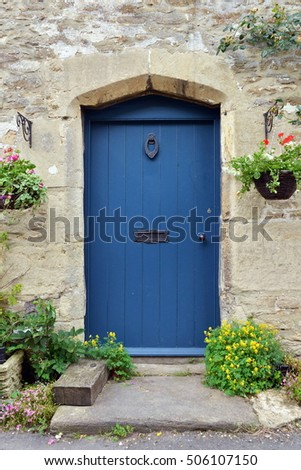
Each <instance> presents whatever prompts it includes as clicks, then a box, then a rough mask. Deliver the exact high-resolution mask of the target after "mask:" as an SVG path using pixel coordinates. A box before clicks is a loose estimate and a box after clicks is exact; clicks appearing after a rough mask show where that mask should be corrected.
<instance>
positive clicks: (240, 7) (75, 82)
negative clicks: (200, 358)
mask: <svg viewBox="0 0 301 470" xmlns="http://www.w3.org/2000/svg"><path fill="white" fill-rule="evenodd" d="M279 3H280V4H281V5H285V6H286V8H287V9H290V11H292V12H294V11H297V10H300V2H299V0H287V1H281V0H279ZM272 4H273V2H272V0H261V1H255V0H243V1H238V0H216V1H207V0H186V1H184V0H183V1H182V0H102V1H101V2H100V1H96V0H53V1H51V2H49V1H46V0H44V1H43V0H31V1H29V0H12V1H6V0H3V2H2V4H1V6H0V13H1V15H0V18H1V20H0V22H1V30H2V38H1V39H0V44H1V50H0V61H1V73H0V79H1V88H0V145H1V146H2V147H3V146H5V145H6V144H13V145H17V146H18V147H19V148H21V151H22V155H23V156H24V157H28V158H30V159H31V160H32V161H33V162H34V163H36V165H37V167H38V171H39V173H40V174H41V176H42V177H43V178H44V180H45V183H46V185H47V186H48V201H47V203H46V204H45V205H44V206H43V207H42V208H40V209H39V210H37V211H36V212H35V214H32V212H31V211H30V210H27V211H25V212H24V213H17V212H16V211H14V214H13V215H12V217H11V216H10V218H9V217H8V215H7V214H1V215H0V216H1V219H0V222H1V230H3V229H5V230H8V232H9V233H10V245H11V247H10V250H9V252H8V253H7V254H6V256H5V259H4V258H3V259H2V273H3V274H2V280H1V282H2V284H6V283H7V282H10V281H13V280H14V279H18V282H21V283H22V284H23V292H22V296H23V297H22V300H31V299H33V298H34V297H36V296H40V295H41V296H43V297H46V298H52V299H54V302H55V305H56V306H57V308H58V312H59V321H58V325H59V326H66V327H69V326H71V325H74V326H76V327H80V326H83V322H84V315H85V281H84V251H83V242H82V238H81V237H82V236H83V185H84V183H83V181H84V180H83V150H84V149H83V131H82V126H83V122H82V107H84V106H93V107H99V106H103V105H105V106H107V105H109V104H112V103H115V102H118V101H120V100H125V99H129V98H131V97H134V96H138V95H142V94H146V93H160V94H165V95H168V96H171V97H175V98H181V99H186V100H191V101H195V102H200V103H202V104H208V105H220V107H221V128H222V130H221V154H222V167H224V164H225V163H226V162H227V160H228V159H230V158H231V157H232V156H233V155H240V154H243V153H245V152H252V151H253V150H254V149H255V148H256V147H257V143H258V142H259V141H260V140H261V139H263V138H264V125H263V113H264V112H266V111H267V109H268V108H269V107H270V106H271V105H272V104H273V103H274V101H275V99H277V98H279V97H280V98H282V99H283V100H284V101H285V102H287V103H289V104H290V105H291V106H295V105H297V104H301V96H300V57H301V55H300V53H297V52H289V53H286V54H281V55H277V56H270V57H267V58H265V59H261V58H260V51H257V50H256V49H252V50H248V51H238V52H235V53H233V52H228V53H226V54H220V55H218V56H216V49H217V45H218V43H219V40H220V38H221V37H222V36H223V35H224V32H223V29H224V27H225V26H226V25H227V24H229V23H233V22H235V21H237V20H238V19H239V18H240V17H241V16H242V15H243V14H245V13H247V11H248V10H249V9H251V8H254V7H258V8H259V10H260V11H261V12H262V13H263V14H264V13H265V12H268V11H270V8H271V5H272ZM288 110H290V107H289V106H288ZM17 111H19V112H21V113H22V114H24V115H25V116H26V117H27V118H29V119H30V120H31V121H32V122H33V136H32V137H33V145H32V148H31V149H29V147H28V144H26V143H25V142H24V141H23V139H22V135H20V132H19V131H18V129H17V126H16V122H15V116H16V112H17ZM289 129H290V128H289V126H288V125H287V124H286V123H285V122H284V121H277V122H276V123H275V128H274V132H273V134H272V135H271V138H272V139H274V140H275V136H276V135H277V133H278V132H280V131H284V132H286V131H287V130H289ZM296 133H297V135H298V130H297V129H296ZM299 134H300V132H299ZM238 189H239V185H238V183H237V182H236V181H235V180H234V179H233V178H232V177H231V176H229V175H227V174H226V173H224V172H223V175H222V228H223V233H225V237H224V238H223V240H222V242H221V262H220V299H221V316H222V318H233V317H239V318H247V317H248V316H253V317H254V318H256V319H259V320H260V321H268V322H270V323H272V324H274V325H275V326H277V327H278V328H279V329H280V332H281V334H282V336H283V338H284V339H285V342H286V344H287V345H288V346H289V347H290V348H291V349H292V350H294V351H295V352H297V353H299V354H300V353H301V291H300V274H301V272H300V262H299V259H300V253H299V252H300V230H301V228H300V203H301V199H300V195H299V194H298V193H296V194H295V195H294V196H293V197H292V198H291V199H290V200H289V201H278V202H277V201H272V202H268V201H265V200H263V199H262V198H261V197H260V196H259V194H257V193H256V191H255V190H254V191H252V192H251V193H249V194H248V195H246V196H245V197H244V198H243V199H238V198H237V195H236V193H237V191H238ZM33 217H35V219H33ZM239 217H243V218H244V219H245V221H246V223H244V224H240V223H236V222H235V220H237V219H236V218H239ZM37 218H39V220H38V219H37ZM265 218H266V219H265ZM263 220H267V222H266V223H265V225H264V228H265V230H266V232H267V233H268V236H267V237H265V236H263V235H262V233H257V232H258V224H260V221H263ZM233 221H234V222H233ZM230 233H232V234H233V233H234V237H233V236H231V237H230V235H229V234H230ZM256 233H257V239H256ZM243 235H247V238H246V240H245V241H241V240H240V241H238V240H237V239H240V237H242V236H243ZM254 237H255V239H254Z"/></svg>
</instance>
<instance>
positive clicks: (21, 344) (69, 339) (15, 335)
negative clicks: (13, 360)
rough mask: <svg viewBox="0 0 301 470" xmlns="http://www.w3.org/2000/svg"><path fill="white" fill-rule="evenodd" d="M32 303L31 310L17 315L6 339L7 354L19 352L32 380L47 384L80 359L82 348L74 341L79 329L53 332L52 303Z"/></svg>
mask: <svg viewBox="0 0 301 470" xmlns="http://www.w3.org/2000/svg"><path fill="white" fill-rule="evenodd" d="M34 304H35V311H33V312H32V313H29V314H23V315H22V316H21V315H19V322H18V325H17V326H16V327H15V328H14V330H13V332H12V333H11V335H10V338H9V344H10V345H9V347H8V353H11V352H13V351H16V350H19V349H21V350H23V351H24V352H25V354H26V357H27V359H28V361H29V364H30V366H31V367H32V369H33V371H34V375H35V378H36V380H42V381H46V382H49V381H53V380H56V379H57V378H58V377H59V376H60V375H61V374H62V373H63V372H64V371H65V369H66V368H67V367H68V366H69V365H70V364H72V363H73V362H76V361H77V360H78V359H79V357H81V356H84V352H85V348H84V345H83V343H82V341H80V340H79V339H77V336H78V335H79V334H81V333H82V332H83V330H82V329H78V330H76V329H75V328H72V329H71V330H70V331H65V330H60V331H58V332H56V331H54V324H55V320H56V311H55V309H54V307H53V305H52V303H51V302H48V301H44V300H41V299H39V300H37V301H36V302H34Z"/></svg>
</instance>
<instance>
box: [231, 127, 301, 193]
mask: <svg viewBox="0 0 301 470" xmlns="http://www.w3.org/2000/svg"><path fill="white" fill-rule="evenodd" d="M294 139H295V138H294V136H293V135H288V136H287V137H284V134H283V133H282V132H280V133H279V134H278V149H279V150H280V151H279V150H278V149H277V148H275V147H272V146H271V144H270V142H269V141H268V140H263V141H262V142H260V144H259V149H258V150H257V151H255V152H253V153H251V154H247V155H242V156H240V157H235V158H233V159H232V160H230V162H229V163H228V165H227V168H226V170H227V171H228V173H231V174H232V175H234V176H235V177H236V178H237V179H238V180H239V181H240V182H241V189H240V191H239V194H240V195H242V194H244V193H246V192H247V191H250V190H251V189H252V187H253V185H254V186H255V187H256V189H257V190H258V192H259V193H260V194H261V196H263V197H264V198H265V199H274V200H276V199H289V198H290V197H291V196H292V194H294V192H295V191H296V189H301V143H300V142H299V143H297V142H295V140H294ZM278 152H279V153H278Z"/></svg>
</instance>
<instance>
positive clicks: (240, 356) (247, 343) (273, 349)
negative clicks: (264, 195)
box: [205, 321, 284, 396]
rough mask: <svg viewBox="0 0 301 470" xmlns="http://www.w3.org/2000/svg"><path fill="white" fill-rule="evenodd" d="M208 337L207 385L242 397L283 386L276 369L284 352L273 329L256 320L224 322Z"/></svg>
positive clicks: (208, 333)
mask: <svg viewBox="0 0 301 470" xmlns="http://www.w3.org/2000/svg"><path fill="white" fill-rule="evenodd" d="M205 336H206V337H205V342H206V343H207V347H206V350H205V364H206V375H205V381H206V384H207V385H209V386H210V387H214V388H218V389H220V390H223V391H224V392H225V393H227V394H229V395H241V396H246V395H249V394H256V393H259V392H260V391H262V390H266V389H268V388H272V387H276V386H280V384H281V378H282V376H281V373H280V371H279V370H277V367H276V366H277V365H279V364H280V363H282V361H283V357H284V353H283V350H282V347H281V345H280V342H279V340H278V339H277V338H276V331H275V330H274V329H273V328H272V327H269V326H268V325H265V324H256V323H254V322H253V321H246V322H245V323H239V322H233V323H227V322H223V324H222V325H221V326H220V327H218V328H216V329H214V330H212V329H210V328H209V330H208V331H205Z"/></svg>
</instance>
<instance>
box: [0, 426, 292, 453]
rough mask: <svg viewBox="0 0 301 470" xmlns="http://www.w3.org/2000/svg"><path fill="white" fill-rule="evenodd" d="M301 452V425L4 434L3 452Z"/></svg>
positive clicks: (0, 440) (1, 437) (0, 447)
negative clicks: (116, 435) (115, 434)
mask: <svg viewBox="0 0 301 470" xmlns="http://www.w3.org/2000/svg"><path fill="white" fill-rule="evenodd" d="M38 449H39V450H42V449H47V450H115V449H120V450H121V449H122V450H127V449H129V450H156V449H157V450H186V449H187V450H189V449H190V450H199V449H201V450H203V449H206V450H217V449H218V450H251V449H253V450H301V424H299V425H294V426H291V427H286V428H281V429H277V430H265V431H258V432H256V433H252V434H250V433H242V432H238V433H224V432H213V431H207V432H196V431H194V432H182V433H177V432H160V431H159V432H153V433H150V434H137V433H133V434H131V435H129V436H128V437H127V438H125V439H119V440H117V441H114V440H113V439H112V438H110V437H104V436H84V435H82V436H59V435H58V436H52V435H39V434H32V433H24V432H0V450H38Z"/></svg>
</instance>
